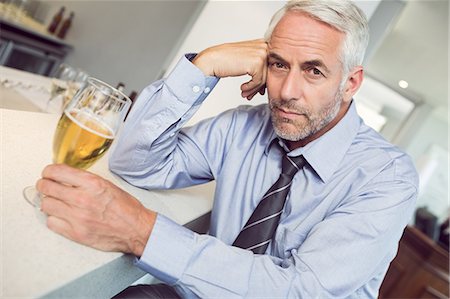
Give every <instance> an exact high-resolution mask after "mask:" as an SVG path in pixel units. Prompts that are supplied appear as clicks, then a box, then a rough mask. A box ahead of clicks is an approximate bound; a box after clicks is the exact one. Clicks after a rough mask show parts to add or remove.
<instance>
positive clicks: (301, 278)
mask: <svg viewBox="0 0 450 299" xmlns="http://www.w3.org/2000/svg"><path fill="white" fill-rule="evenodd" d="M217 82H218V79H217V78H214V77H205V76H204V75H203V74H202V72H201V71H200V70H199V69H197V68H196V67H195V66H194V65H192V64H191V63H190V61H189V60H188V59H187V58H186V57H183V58H182V59H181V60H180V62H179V63H178V65H177V66H176V67H175V69H174V70H173V71H172V73H171V74H170V75H169V76H168V78H166V79H164V80H160V81H157V82H155V83H154V84H152V85H150V86H148V87H147V88H145V89H144V90H143V92H142V93H141V95H140V96H139V98H138V100H137V101H136V103H135V106H134V108H133V110H132V112H131V113H130V115H129V117H128V120H127V121H126V124H125V127H124V129H123V132H122V134H121V137H120V138H119V140H118V144H117V146H116V148H115V150H114V152H113V154H112V156H111V158H110V168H111V170H112V171H113V172H115V173H117V174H118V175H120V176H121V177H122V178H123V179H125V180H127V181H128V182H130V183H131V184H133V185H136V186H139V187H142V188H147V189H167V188H180V187H185V186H191V185H195V184H202V183H205V182H209V181H211V180H215V181H216V190H215V196H214V204H213V210H212V215H211V228H210V235H199V234H197V233H194V232H192V231H190V230H188V229H186V228H184V227H183V226H180V225H178V224H176V223H175V222H173V221H171V220H170V219H168V218H167V217H165V216H163V215H158V217H157V220H156V223H155V226H154V228H153V231H152V234H151V236H150V238H149V240H148V243H147V245H146V247H145V250H144V253H143V255H142V257H140V259H139V260H138V262H137V264H138V266H139V267H140V268H142V269H144V270H145V271H147V272H148V273H150V274H152V275H154V276H155V277H157V278H159V279H160V280H162V281H164V282H166V283H168V284H171V285H175V286H176V288H177V290H178V291H179V293H180V294H182V295H183V296H185V297H194V298H195V297H196V296H198V297H200V298H211V297H218V298H242V297H248V298H254V297H258V298H260V297H267V298H329V297H333V298H336V297H340V298H341V297H348V298H376V297H377V296H378V289H379V287H380V284H381V282H382V280H383V277H384V275H385V273H386V271H387V269H388V266H389V263H390V261H391V260H392V259H393V258H394V257H395V255H396V251H397V244H398V241H399V239H400V237H401V235H402V232H403V229H404V227H405V226H406V225H407V223H408V221H409V219H410V217H411V215H412V213H413V210H414V204H415V200H416V196H417V186H418V177H417V173H416V170H415V169H414V166H413V163H412V161H411V159H410V158H409V157H408V156H407V155H406V154H404V153H403V152H401V151H400V150H399V149H397V148H396V147H394V146H392V145H391V144H389V143H388V142H386V141H385V140H384V139H383V138H382V137H381V136H380V135H379V134H378V133H377V132H375V131H374V130H373V129H371V128H369V127H368V126H366V125H365V124H364V123H363V121H362V120H361V118H360V117H359V116H358V115H357V112H356V110H355V105H354V104H352V105H351V106H350V108H349V110H348V112H347V113H346V115H345V116H344V118H343V119H342V120H341V121H340V122H339V123H338V124H337V125H336V126H335V127H333V128H332V129H331V130H330V131H328V132H327V133H326V134H324V135H323V136H322V137H320V138H319V139H317V140H315V141H313V142H311V143H309V144H308V145H306V146H305V147H302V148H298V149H296V150H294V151H292V152H290V153H289V155H292V156H297V155H300V154H301V155H303V156H304V157H305V158H306V160H307V161H308V165H307V166H306V167H304V168H303V169H302V170H300V171H299V172H298V173H297V174H296V175H295V177H294V179H293V183H292V186H291V191H290V195H289V196H288V197H287V200H286V204H285V207H284V211H283V214H282V216H281V220H280V224H279V226H278V229H277V231H276V235H275V237H274V240H273V242H271V244H270V245H269V247H268V249H267V252H266V254H265V255H255V254H253V253H252V252H250V251H247V250H243V249H240V248H236V247H233V246H231V245H230V244H232V243H233V241H234V239H235V238H236V236H237V235H238V234H239V232H240V230H241V228H242V227H243V226H244V224H245V223H246V221H247V219H248V218H249V217H250V215H251V214H252V212H253V210H254V209H255V207H256V206H257V204H258V201H259V200H260V199H261V198H262V196H263V195H264V193H265V192H266V191H267V190H268V189H269V187H270V186H271V185H272V184H273V183H274V182H275V181H276V180H277V178H278V176H279V174H280V171H281V156H282V154H283V150H282V149H281V147H283V144H282V142H280V141H279V140H278V139H277V137H276V135H275V133H274V131H273V128H272V124H271V121H270V112H269V109H268V106H267V105H260V106H253V107H251V106H242V107H238V108H236V109H233V110H230V111H226V112H223V113H222V114H220V115H218V116H217V117H215V118H213V119H208V120H205V121H202V122H200V123H198V124H197V125H195V126H193V127H189V128H183V125H184V124H185V123H186V122H187V121H188V120H189V118H190V117H191V116H192V115H193V114H194V113H195V111H196V110H197V109H198V107H199V106H200V104H201V103H202V102H203V101H204V100H205V98H206V97H207V96H208V94H209V91H210V90H212V89H213V88H214V86H215V84H216V83H217ZM209 100H212V101H213V100H214V99H213V98H211V99H209ZM279 144H280V145H281V147H280V146H279Z"/></svg>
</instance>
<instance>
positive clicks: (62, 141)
mask: <svg viewBox="0 0 450 299" xmlns="http://www.w3.org/2000/svg"><path fill="white" fill-rule="evenodd" d="M130 107H131V100H130V99H129V98H128V97H127V96H126V95H125V94H123V93H122V92H121V91H119V90H117V89H115V88H114V87H112V86H110V85H108V84H106V83H104V82H102V81H100V80H98V79H95V78H92V77H89V78H88V79H87V80H86V82H85V84H84V85H83V86H82V87H81V88H80V89H79V90H78V91H77V93H76V94H75V95H74V97H73V98H72V99H71V101H70V102H69V103H68V104H67V106H66V107H65V109H64V111H63V113H62V115H61V118H60V119H59V122H58V125H57V126H56V131H55V135H54V137H53V162H54V163H64V164H67V165H69V166H72V167H76V168H80V169H87V168H89V167H90V166H91V165H92V164H94V163H95V162H96V161H97V160H98V159H100V158H101V157H102V156H103V155H104V154H105V153H106V151H107V150H108V149H109V147H110V146H111V143H112V142H113V140H114V138H115V136H116V134H117V132H118V131H119V129H120V127H121V125H122V123H123V121H124V119H125V116H126V114H127V112H128V110H129V109H130ZM23 193H24V197H25V198H26V199H27V201H28V202H29V203H31V204H32V205H33V206H35V207H40V201H41V199H40V198H41V197H40V194H39V193H38V192H37V191H36V189H35V188H34V187H32V186H31V187H27V188H25V189H24V192H23Z"/></svg>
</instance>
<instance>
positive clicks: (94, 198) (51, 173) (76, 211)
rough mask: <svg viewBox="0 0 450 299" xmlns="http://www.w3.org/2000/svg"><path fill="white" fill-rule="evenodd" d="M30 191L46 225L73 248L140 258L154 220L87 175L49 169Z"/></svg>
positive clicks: (151, 214) (135, 203)
mask: <svg viewBox="0 0 450 299" xmlns="http://www.w3.org/2000/svg"><path fill="white" fill-rule="evenodd" d="M36 188H37V190H38V191H39V192H41V194H43V199H42V204H41V209H42V211H43V212H44V213H46V214H48V219H47V226H48V227H49V228H50V229H51V230H53V231H55V232H56V233H58V234H61V235H63V236H65V237H66V238H69V239H71V240H73V241H76V242H78V243H81V244H84V245H88V246H90V247H94V248H97V249H100V250H104V251H120V252H124V253H132V254H134V255H136V256H141V255H142V252H143V250H144V247H145V245H146V243H147V241H148V238H149V236H150V233H151V231H152V229H153V225H154V223H155V220H156V212H154V211H151V210H148V209H146V208H145V207H144V206H143V205H142V204H141V203H140V202H139V201H138V200H136V199H135V198H134V197H133V196H131V195H130V194H128V193H126V192H125V191H123V190H122V189H120V188H118V187H117V186H115V185H114V184H112V183H111V182H109V181H107V180H105V179H103V178H101V177H99V176H97V175H94V174H92V173H90V172H87V171H83V170H79V169H75V168H72V167H69V166H67V165H63V164H59V165H49V166H47V167H46V168H45V169H44V170H43V172H42V179H40V180H39V181H38V182H37V184H36Z"/></svg>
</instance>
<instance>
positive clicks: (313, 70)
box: [309, 68, 323, 76]
mask: <svg viewBox="0 0 450 299" xmlns="http://www.w3.org/2000/svg"><path fill="white" fill-rule="evenodd" d="M309 71H310V73H311V74H313V75H314V76H323V73H322V72H321V71H320V70H319V69H317V68H312V69H310V70H309Z"/></svg>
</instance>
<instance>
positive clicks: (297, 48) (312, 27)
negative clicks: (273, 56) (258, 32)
mask: <svg viewBox="0 0 450 299" xmlns="http://www.w3.org/2000/svg"><path fill="white" fill-rule="evenodd" d="M344 36H345V35H344V33H342V32H341V31H339V30H337V29H335V28H334V27H331V26H330V25H328V24H325V23H323V22H321V21H318V20H315V19H314V18H312V17H311V16H309V15H307V14H305V13H303V12H298V11H290V12H287V13H286V14H285V15H284V16H283V18H282V19H281V20H280V21H279V23H278V24H277V26H276V27H275V29H274V31H273V33H272V36H271V39H270V42H269V47H270V50H274V51H276V52H277V53H278V52H280V51H281V52H287V53H286V54H288V53H290V54H293V55H298V56H305V59H322V60H324V61H327V62H329V63H333V62H339V54H340V50H341V44H342V41H343V39H344ZM278 54H281V55H282V53H278Z"/></svg>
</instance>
